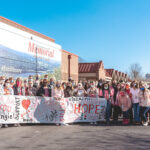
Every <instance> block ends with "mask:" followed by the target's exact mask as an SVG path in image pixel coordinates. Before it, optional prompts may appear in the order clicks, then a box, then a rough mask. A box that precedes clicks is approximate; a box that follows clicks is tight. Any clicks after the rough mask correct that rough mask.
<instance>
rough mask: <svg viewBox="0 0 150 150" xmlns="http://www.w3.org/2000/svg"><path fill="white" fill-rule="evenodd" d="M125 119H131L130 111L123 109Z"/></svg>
mask: <svg viewBox="0 0 150 150" xmlns="http://www.w3.org/2000/svg"><path fill="white" fill-rule="evenodd" d="M122 113H123V119H129V111H128V110H127V111H123V112H122Z"/></svg>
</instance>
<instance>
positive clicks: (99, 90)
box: [97, 79, 103, 98]
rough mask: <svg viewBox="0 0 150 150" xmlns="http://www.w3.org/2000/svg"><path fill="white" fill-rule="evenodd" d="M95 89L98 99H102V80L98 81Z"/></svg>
mask: <svg viewBox="0 0 150 150" xmlns="http://www.w3.org/2000/svg"><path fill="white" fill-rule="evenodd" d="M97 88H98V93H99V97H100V98H102V97H103V80H102V79H100V80H99V81H98V84H97Z"/></svg>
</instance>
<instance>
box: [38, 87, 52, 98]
mask: <svg viewBox="0 0 150 150" xmlns="http://www.w3.org/2000/svg"><path fill="white" fill-rule="evenodd" d="M48 90H49V97H51V96H52V90H51V88H50V87H48ZM36 95H37V96H43V95H45V89H44V88H43V86H41V87H40V88H39V89H38V91H37V94H36Z"/></svg>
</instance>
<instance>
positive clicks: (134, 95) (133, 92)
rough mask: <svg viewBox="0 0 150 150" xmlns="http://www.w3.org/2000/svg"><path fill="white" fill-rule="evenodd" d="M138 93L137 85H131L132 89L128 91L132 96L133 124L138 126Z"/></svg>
mask: <svg viewBox="0 0 150 150" xmlns="http://www.w3.org/2000/svg"><path fill="white" fill-rule="evenodd" d="M139 92H140V89H139V87H138V83H136V82H134V83H133V88H131V89H130V93H131V95H132V103H133V111H134V121H135V124H140V105H139V102H140V101H139V100H140V99H139Z"/></svg>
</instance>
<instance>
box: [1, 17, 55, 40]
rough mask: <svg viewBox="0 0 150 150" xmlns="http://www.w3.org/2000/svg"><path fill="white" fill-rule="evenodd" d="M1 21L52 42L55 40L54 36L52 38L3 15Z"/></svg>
mask: <svg viewBox="0 0 150 150" xmlns="http://www.w3.org/2000/svg"><path fill="white" fill-rule="evenodd" d="M0 22H3V23H5V24H8V25H11V26H13V27H15V28H17V29H20V30H22V31H25V32H28V33H30V34H33V35H36V36H38V37H40V38H43V39H45V40H48V41H51V42H55V40H54V39H52V38H50V37H48V36H46V35H44V34H42V33H39V32H37V31H34V30H32V29H30V28H27V27H25V26H23V25H20V24H18V23H16V22H14V21H11V20H9V19H7V18H4V17H2V16H0Z"/></svg>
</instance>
